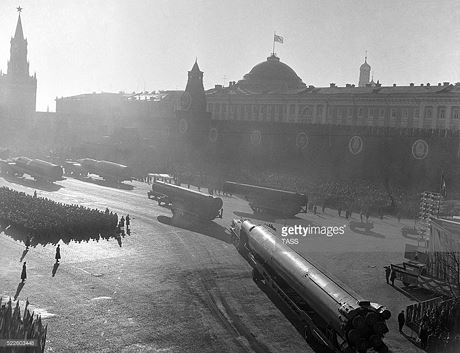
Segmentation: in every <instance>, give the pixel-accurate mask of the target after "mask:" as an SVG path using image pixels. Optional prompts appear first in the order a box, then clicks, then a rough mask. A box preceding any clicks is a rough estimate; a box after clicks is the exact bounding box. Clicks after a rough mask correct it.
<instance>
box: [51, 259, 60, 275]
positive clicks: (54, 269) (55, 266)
mask: <svg viewBox="0 0 460 353" xmlns="http://www.w3.org/2000/svg"><path fill="white" fill-rule="evenodd" d="M58 267H59V262H57V261H56V262H55V263H54V265H53V271H52V272H51V275H52V276H53V277H54V276H56V272H57V270H58Z"/></svg>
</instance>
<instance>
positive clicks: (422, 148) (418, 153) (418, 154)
mask: <svg viewBox="0 0 460 353" xmlns="http://www.w3.org/2000/svg"><path fill="white" fill-rule="evenodd" d="M428 150H429V149H428V143H427V142H426V141H425V140H417V141H415V142H414V143H413V144H412V155H413V156H414V158H415V159H425V158H426V156H428Z"/></svg>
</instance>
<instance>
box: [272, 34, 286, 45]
mask: <svg viewBox="0 0 460 353" xmlns="http://www.w3.org/2000/svg"><path fill="white" fill-rule="evenodd" d="M273 40H274V41H275V42H278V43H283V41H284V38H283V37H281V36H279V35H277V34H275V37H274V39H273Z"/></svg>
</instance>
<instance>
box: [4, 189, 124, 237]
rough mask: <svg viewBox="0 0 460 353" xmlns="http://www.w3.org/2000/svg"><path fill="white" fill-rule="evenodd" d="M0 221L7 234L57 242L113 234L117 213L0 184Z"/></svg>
mask: <svg viewBox="0 0 460 353" xmlns="http://www.w3.org/2000/svg"><path fill="white" fill-rule="evenodd" d="M0 224H1V225H2V226H3V227H5V228H7V229H5V232H6V233H8V232H17V233H19V234H22V235H23V237H24V236H27V237H30V238H31V244H32V245H36V244H38V243H41V244H46V243H52V244H57V243H58V242H59V241H60V240H62V241H64V243H69V242H70V241H71V240H80V241H81V240H85V241H88V240H90V239H99V237H103V238H109V237H111V236H114V235H116V232H117V230H118V228H117V225H118V216H117V214H116V213H112V212H110V211H109V210H108V209H106V210H105V212H102V211H99V210H96V209H90V208H87V207H83V206H80V205H68V204H64V203H61V202H55V201H52V200H50V199H47V198H42V197H37V196H36V194H34V196H32V195H28V194H26V193H24V192H18V191H15V190H12V189H9V188H7V187H1V188H0Z"/></svg>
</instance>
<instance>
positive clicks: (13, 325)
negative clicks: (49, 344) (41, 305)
mask: <svg viewBox="0 0 460 353" xmlns="http://www.w3.org/2000/svg"><path fill="white" fill-rule="evenodd" d="M28 306H29V302H28V301H27V302H26V306H25V308H24V314H23V316H22V317H21V309H20V308H19V301H17V302H16V305H15V306H14V307H13V303H12V301H11V298H10V300H9V301H8V302H5V303H2V300H1V298H0V339H3V340H8V339H10V340H13V339H16V340H25V339H27V340H35V342H36V345H35V346H34V347H27V346H23V347H14V348H13V347H10V348H4V349H5V352H6V351H8V352H17V353H21V352H31V353H43V352H44V351H45V342H46V332H47V326H45V325H43V324H42V321H41V318H40V316H37V315H34V314H33V313H32V314H31V313H30V311H29V309H28ZM0 352H2V348H1V347H0Z"/></svg>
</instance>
